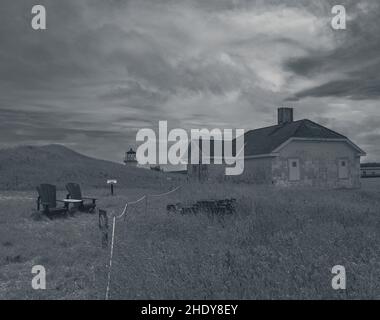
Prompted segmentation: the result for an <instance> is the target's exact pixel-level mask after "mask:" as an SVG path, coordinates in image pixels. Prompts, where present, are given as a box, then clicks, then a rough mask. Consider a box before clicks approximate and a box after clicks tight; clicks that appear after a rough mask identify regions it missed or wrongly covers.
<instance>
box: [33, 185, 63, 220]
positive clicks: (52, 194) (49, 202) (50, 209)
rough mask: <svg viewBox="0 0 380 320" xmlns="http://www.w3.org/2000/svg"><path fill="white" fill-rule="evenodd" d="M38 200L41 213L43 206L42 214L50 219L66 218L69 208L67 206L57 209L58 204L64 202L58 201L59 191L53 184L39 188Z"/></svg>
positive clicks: (38, 208)
mask: <svg viewBox="0 0 380 320" xmlns="http://www.w3.org/2000/svg"><path fill="white" fill-rule="evenodd" d="M37 192H38V198H37V210H38V211H40V208H41V205H42V212H43V213H44V214H46V215H47V216H48V217H49V218H53V217H56V216H62V215H63V216H66V215H67V211H68V208H67V206H66V205H64V206H63V207H60V208H57V202H62V203H64V201H62V200H57V190H56V187H55V186H54V185H51V184H40V185H39V186H38V187H37Z"/></svg>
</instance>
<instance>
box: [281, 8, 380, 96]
mask: <svg viewBox="0 0 380 320" xmlns="http://www.w3.org/2000/svg"><path fill="white" fill-rule="evenodd" d="M360 4H361V6H359V5H360ZM350 9H351V19H349V20H348V22H347V30H345V31H337V32H338V33H339V32H341V34H342V38H341V39H340V40H341V41H339V42H338V45H337V46H336V47H335V48H333V49H332V50H328V51H324V50H321V51H319V52H318V51H313V52H309V53H308V54H307V55H305V56H301V57H293V58H290V59H288V60H287V61H285V63H284V66H285V69H286V70H289V71H291V72H293V73H295V74H296V75H297V76H301V77H315V76H318V75H321V74H326V75H328V74H329V73H331V74H334V76H333V79H331V80H330V81H326V82H324V83H322V84H319V85H316V86H314V87H311V88H308V89H305V90H301V91H300V92H297V93H295V95H294V96H291V97H289V98H288V100H295V99H300V98H305V97H342V98H348V99H353V100H362V99H377V98H379V96H380V57H379V52H380V37H379V34H380V24H379V23H378V22H377V21H379V19H380V4H379V3H377V2H375V1H362V2H358V3H356V7H353V6H352V4H351V5H350V6H348V8H346V10H347V13H348V15H349V14H350V11H349V10H350Z"/></svg>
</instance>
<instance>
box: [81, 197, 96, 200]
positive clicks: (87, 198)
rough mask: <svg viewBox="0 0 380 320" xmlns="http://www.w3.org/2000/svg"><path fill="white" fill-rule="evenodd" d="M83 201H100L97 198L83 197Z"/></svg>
mask: <svg viewBox="0 0 380 320" xmlns="http://www.w3.org/2000/svg"><path fill="white" fill-rule="evenodd" d="M82 199H86V200H98V199H97V198H93V197H82Z"/></svg>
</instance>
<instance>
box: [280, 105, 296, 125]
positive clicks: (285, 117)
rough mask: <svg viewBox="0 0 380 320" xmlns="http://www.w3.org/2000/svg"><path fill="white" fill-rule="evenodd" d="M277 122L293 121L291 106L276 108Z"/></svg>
mask: <svg viewBox="0 0 380 320" xmlns="http://www.w3.org/2000/svg"><path fill="white" fill-rule="evenodd" d="M277 119H278V124H285V123H289V122H293V108H285V107H281V108H278V109H277Z"/></svg>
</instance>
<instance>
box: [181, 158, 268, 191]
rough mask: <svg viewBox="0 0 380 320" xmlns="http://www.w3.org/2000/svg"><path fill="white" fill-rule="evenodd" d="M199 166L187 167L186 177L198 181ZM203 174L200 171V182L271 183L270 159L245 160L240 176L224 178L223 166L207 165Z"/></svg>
mask: <svg viewBox="0 0 380 320" xmlns="http://www.w3.org/2000/svg"><path fill="white" fill-rule="evenodd" d="M198 168H200V167H199V165H195V166H194V165H190V166H188V176H189V177H190V178H192V179H199V173H198V172H199V171H198V170H199V169H198ZM204 168H205V169H204V170H203V172H202V171H201V175H200V176H201V180H209V181H219V182H222V181H225V180H232V181H235V182H245V183H257V184H265V183H269V184H270V183H272V159H271V158H270V157H268V158H256V159H246V160H245V161H244V171H243V173H242V174H241V175H236V176H226V175H225V168H226V167H225V165H220V164H209V165H204Z"/></svg>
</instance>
